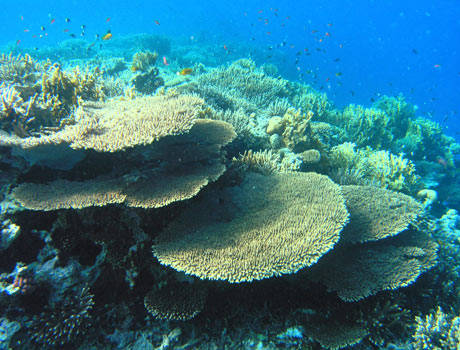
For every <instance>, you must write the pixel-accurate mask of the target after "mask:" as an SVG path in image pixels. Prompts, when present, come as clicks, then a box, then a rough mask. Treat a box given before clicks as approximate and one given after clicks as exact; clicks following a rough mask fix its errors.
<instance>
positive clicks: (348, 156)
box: [329, 142, 422, 192]
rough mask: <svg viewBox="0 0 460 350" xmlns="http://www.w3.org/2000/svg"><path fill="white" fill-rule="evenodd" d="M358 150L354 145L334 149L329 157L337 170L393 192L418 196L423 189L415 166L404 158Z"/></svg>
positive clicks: (349, 144) (379, 152)
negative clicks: (403, 192)
mask: <svg viewBox="0 0 460 350" xmlns="http://www.w3.org/2000/svg"><path fill="white" fill-rule="evenodd" d="M355 147H356V145H355V144H354V143H350V142H346V143H343V144H341V145H339V146H335V147H333V148H332V149H331V152H330V154H329V160H330V163H331V165H332V167H333V169H335V170H336V169H337V168H343V169H351V170H352V171H355V172H357V174H358V173H359V174H360V176H361V177H363V178H365V179H368V180H374V181H376V182H378V183H380V186H381V187H385V188H389V189H392V190H398V191H407V192H417V190H419V189H421V188H419V187H420V186H421V185H422V184H421V183H419V181H418V180H419V177H418V176H417V174H416V173H415V165H414V163H413V162H412V161H410V160H409V159H407V158H404V157H403V156H402V154H400V155H399V156H396V155H394V154H392V153H390V152H388V151H374V150H372V149H371V148H366V149H360V150H356V149H355Z"/></svg>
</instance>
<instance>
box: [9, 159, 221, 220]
mask: <svg viewBox="0 0 460 350" xmlns="http://www.w3.org/2000/svg"><path fill="white" fill-rule="evenodd" d="M224 171H225V166H224V165H222V164H209V165H202V166H199V165H195V166H193V167H191V166H189V167H182V168H181V169H178V170H176V171H175V172H174V173H172V174H169V173H165V172H163V173H161V172H158V173H153V174H148V173H147V174H144V175H143V176H139V175H138V176H136V177H134V178H132V179H130V177H129V176H124V177H120V178H97V179H93V180H87V181H85V182H77V181H66V180H57V181H55V182H52V183H50V184H46V185H44V184H33V183H26V184H22V185H20V186H19V187H17V188H15V189H14V191H13V196H14V198H15V199H16V200H17V201H19V202H20V203H21V205H22V206H23V207H25V208H27V209H32V210H45V211H47V210H57V209H70V208H72V209H82V208H86V207H93V206H105V205H108V204H116V203H123V204H125V205H127V206H130V207H142V208H159V207H163V206H166V205H168V204H170V203H172V202H176V201H181V200H185V199H188V198H191V197H193V196H195V195H196V194H197V193H198V192H199V191H200V189H201V188H202V187H203V186H205V185H206V184H207V183H208V182H209V181H215V180H216V179H217V178H219V176H220V175H222V173H223V172H224Z"/></svg>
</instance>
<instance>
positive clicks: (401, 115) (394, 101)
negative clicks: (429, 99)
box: [372, 94, 417, 140]
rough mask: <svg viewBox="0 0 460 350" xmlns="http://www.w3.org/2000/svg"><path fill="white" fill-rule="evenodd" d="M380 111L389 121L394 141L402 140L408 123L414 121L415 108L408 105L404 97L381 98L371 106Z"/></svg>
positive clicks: (400, 95)
mask: <svg viewBox="0 0 460 350" xmlns="http://www.w3.org/2000/svg"><path fill="white" fill-rule="evenodd" d="M372 107H373V108H376V109H379V110H382V111H383V112H385V114H386V115H387V116H388V118H389V119H390V123H389V124H390V127H391V130H390V131H391V134H392V135H393V138H394V139H395V140H397V139H400V138H402V137H403V136H404V135H405V134H406V131H407V128H408V124H409V121H410V120H411V119H414V117H415V112H416V110H417V108H416V107H415V106H411V105H410V104H408V103H407V102H406V101H405V99H404V96H403V95H402V94H399V95H398V96H397V97H388V96H382V97H380V98H379V99H378V100H377V101H375V103H374V104H373V105H372Z"/></svg>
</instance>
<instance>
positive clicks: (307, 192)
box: [153, 173, 348, 283]
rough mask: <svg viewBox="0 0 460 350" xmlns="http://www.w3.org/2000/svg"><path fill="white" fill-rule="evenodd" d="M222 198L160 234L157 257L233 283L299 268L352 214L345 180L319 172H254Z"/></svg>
mask: <svg viewBox="0 0 460 350" xmlns="http://www.w3.org/2000/svg"><path fill="white" fill-rule="evenodd" d="M223 198H226V200H225V201H223V202H222V203H221V206H222V207H221V208H216V205H215V204H212V203H215V199H213V198H211V199H207V200H203V202H202V203H201V205H198V204H195V205H194V206H193V207H191V208H189V209H188V210H187V211H185V212H184V213H183V215H182V216H181V217H180V218H178V219H177V220H176V221H175V222H173V223H172V224H171V225H170V226H169V227H168V228H167V229H166V230H165V231H164V232H162V233H161V234H160V236H159V237H158V243H157V244H156V245H154V246H153V254H154V256H156V257H157V258H158V260H159V261H160V262H161V263H162V264H164V265H169V266H171V267H173V268H174V269H176V270H178V271H184V272H186V273H189V274H193V275H196V276H198V277H200V278H202V279H214V280H226V281H229V282H232V283H238V282H244V281H253V280H259V279H263V278H269V277H272V276H279V275H282V274H289V273H295V272H296V271H298V270H299V269H301V268H303V267H305V266H309V265H312V264H314V263H315V262H316V261H317V260H318V259H319V257H320V256H321V255H323V254H325V253H326V252H327V251H328V250H330V249H331V248H332V247H333V246H334V244H335V242H336V241H337V240H338V238H339V232H340V230H341V228H342V226H343V225H344V224H345V222H346V221H347V217H348V213H347V211H346V209H345V206H344V203H343V198H342V196H341V194H340V190H339V188H338V186H336V185H335V184H334V183H332V181H330V180H329V179H328V178H327V177H325V176H322V175H318V174H315V173H280V174H278V173H273V174H272V175H270V176H263V175H259V174H254V173H250V174H248V176H247V178H246V179H245V180H244V182H243V184H242V185H241V186H239V187H237V188H233V189H229V190H228V193H225V194H223ZM209 208H212V210H213V213H210V212H209ZM206 209H208V210H206ZM219 214H222V216H223V217H220V216H219Z"/></svg>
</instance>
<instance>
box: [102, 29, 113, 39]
mask: <svg viewBox="0 0 460 350" xmlns="http://www.w3.org/2000/svg"><path fill="white" fill-rule="evenodd" d="M110 39H112V33H110V30H109V31H107V34H105V35H104V36H103V37H102V40H110Z"/></svg>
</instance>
